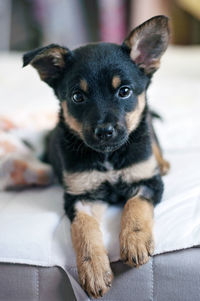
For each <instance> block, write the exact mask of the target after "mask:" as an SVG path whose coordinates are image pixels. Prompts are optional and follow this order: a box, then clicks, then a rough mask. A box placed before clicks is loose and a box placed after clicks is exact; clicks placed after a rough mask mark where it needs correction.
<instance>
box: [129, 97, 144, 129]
mask: <svg viewBox="0 0 200 301" xmlns="http://www.w3.org/2000/svg"><path fill="white" fill-rule="evenodd" d="M145 105H146V99H145V92H143V93H142V94H140V95H139V96H138V103H137V107H136V108H135V109H134V110H133V111H132V112H129V113H127V114H126V124H127V128H128V131H129V133H130V132H132V131H133V130H134V129H136V127H137V126H138V124H139V122H140V119H141V116H142V112H143V111H144V108H145Z"/></svg>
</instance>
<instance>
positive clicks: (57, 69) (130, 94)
mask: <svg viewBox="0 0 200 301" xmlns="http://www.w3.org/2000/svg"><path fill="white" fill-rule="evenodd" d="M168 40H169V30H168V19H167V17H165V16H156V17H154V18H152V19H150V20H148V21H147V22H145V23H143V24H142V25H140V26H139V27H137V28H136V29H134V30H133V31H132V32H131V33H130V35H129V36H128V37H127V38H126V39H125V41H124V43H123V44H122V45H115V44H110V43H97V44H90V45H87V46H84V47H80V48H78V49H75V50H74V51H70V50H69V49H67V48H65V47H61V46H59V45H54V44H52V45H49V46H47V47H43V48H40V49H36V50H33V51H31V52H28V53H27V54H25V55H24V66H26V65H28V64H31V65H32V66H33V67H35V68H36V69H37V71H38V72H39V75H40V77H41V79H42V80H43V81H45V82H46V83H47V84H48V85H50V86H51V87H52V88H53V89H54V91H55V94H56V96H57V97H58V99H59V101H60V115H59V116H60V118H59V122H58V124H57V126H56V128H55V130H54V131H53V133H52V134H51V136H50V138H49V147H48V158H49V161H50V162H51V164H52V165H53V167H54V170H55V172H56V174H57V175H58V177H59V180H60V181H61V183H62V184H63V186H64V189H65V193H64V199H65V211H66V214H67V215H68V217H69V218H70V220H71V222H72V224H71V234H72V241H73V245H74V249H75V252H76V258H77V266H78V273H79V279H80V283H81V285H82V287H83V288H84V289H85V290H86V292H87V293H88V294H89V295H91V296H93V297H99V296H102V295H103V294H104V293H106V292H107V290H108V289H109V287H110V286H111V282H112V277H113V276H112V271H111V268H110V263H109V259H108V255H107V252H106V249H105V247H104V245H103V240H102V233H101V230H100V226H99V225H100V220H101V217H102V214H103V212H104V210H105V208H106V206H107V205H108V204H115V205H120V206H123V207H124V208H123V213H122V220H121V233H120V248H121V250H120V251H121V259H122V260H123V261H125V262H126V263H128V264H129V265H130V266H139V265H142V264H144V263H146V262H147V261H148V259H149V256H151V254H152V252H153V249H154V246H153V245H154V243H153V237H152V226H153V207H154V206H155V205H156V204H158V203H159V202H160V200H161V197H162V192H163V183H162V180H161V171H162V172H165V171H166V169H167V168H168V165H167V163H166V162H165V161H164V160H163V158H162V154H161V151H160V148H159V145H158V143H157V139H156V136H155V133H154V131H153V128H152V124H151V116H150V113H149V109H148V105H147V101H146V90H147V88H148V86H149V83H150V81H151V77H152V74H153V73H154V72H155V71H156V70H157V69H158V67H159V64H160V58H161V56H162V54H163V53H164V51H165V50H166V48H167V45H168Z"/></svg>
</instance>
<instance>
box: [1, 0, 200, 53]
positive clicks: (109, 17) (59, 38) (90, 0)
mask: <svg viewBox="0 0 200 301" xmlns="http://www.w3.org/2000/svg"><path fill="white" fill-rule="evenodd" d="M157 14H165V15H167V16H169V17H170V19H171V31H172V38H171V43H172V44H175V45H192V44H200V0H0V36H1V39H0V50H4V51H10V50H15V51H16V50H17V51H24V50H28V49H32V48H36V47H39V46H41V45H45V44H48V43H52V42H53V43H60V44H62V45H65V46H68V47H69V48H74V47H76V46H78V45H80V44H84V43H87V42H91V41H94V42H95V41H110V42H115V43H121V42H122V41H123V39H124V37H125V36H126V34H127V33H128V32H129V30H130V29H132V28H133V27H135V26H137V25H139V24H140V23H142V22H144V21H145V20H146V19H148V18H150V17H152V16H154V15H157Z"/></svg>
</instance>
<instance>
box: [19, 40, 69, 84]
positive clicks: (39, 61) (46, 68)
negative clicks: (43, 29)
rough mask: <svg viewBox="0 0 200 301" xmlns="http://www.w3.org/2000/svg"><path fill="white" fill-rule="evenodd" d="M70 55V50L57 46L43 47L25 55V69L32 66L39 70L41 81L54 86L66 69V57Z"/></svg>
mask: <svg viewBox="0 0 200 301" xmlns="http://www.w3.org/2000/svg"><path fill="white" fill-rule="evenodd" d="M69 53H70V50H69V49H67V48H65V47H61V46H59V45H56V44H51V45H49V46H46V47H41V48H38V49H35V50H32V51H29V52H27V53H26V54H24V56H23V67H25V66H27V65H28V64H31V65H32V66H33V67H34V68H36V69H37V71H38V73H39V75H40V78H41V80H43V81H45V82H46V83H47V84H48V85H50V86H54V84H55V81H56V80H57V79H58V78H59V77H60V75H61V74H62V72H63V70H64V68H65V62H66V56H67V55H69Z"/></svg>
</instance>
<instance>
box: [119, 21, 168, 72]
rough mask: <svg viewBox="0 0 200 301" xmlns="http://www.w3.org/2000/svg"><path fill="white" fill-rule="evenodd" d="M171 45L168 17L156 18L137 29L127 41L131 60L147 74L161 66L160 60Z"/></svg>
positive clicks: (125, 42)
mask: <svg viewBox="0 0 200 301" xmlns="http://www.w3.org/2000/svg"><path fill="white" fill-rule="evenodd" d="M168 43H169V26H168V18H167V17H166V16H155V17H153V18H151V19H149V20H147V21H146V22H144V23H143V24H141V25H140V26H138V27H136V28H135V29H134V30H133V31H131V33H130V34H129V36H128V37H127V38H126V39H125V41H124V44H125V45H126V46H128V48H129V49H130V56H131V59H132V60H133V61H134V62H135V63H136V64H137V65H138V67H139V68H141V69H143V70H144V72H145V73H146V74H152V73H153V72H155V71H156V70H157V69H158V68H159V65H160V58H161V56H162V55H163V53H164V52H165V50H166V49H167V46H168Z"/></svg>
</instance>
